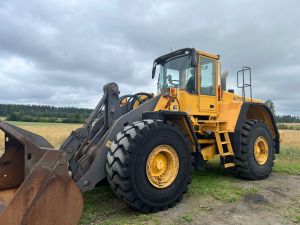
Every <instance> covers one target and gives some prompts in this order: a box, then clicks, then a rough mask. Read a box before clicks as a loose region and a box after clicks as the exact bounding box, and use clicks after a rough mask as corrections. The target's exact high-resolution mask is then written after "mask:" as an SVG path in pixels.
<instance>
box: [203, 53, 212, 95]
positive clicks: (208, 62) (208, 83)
mask: <svg viewBox="0 0 300 225" xmlns="http://www.w3.org/2000/svg"><path fill="white" fill-rule="evenodd" d="M215 70H216V67H215V61H214V60H212V59H209V58H205V57H200V94H201V95H209V96H216V71H215Z"/></svg>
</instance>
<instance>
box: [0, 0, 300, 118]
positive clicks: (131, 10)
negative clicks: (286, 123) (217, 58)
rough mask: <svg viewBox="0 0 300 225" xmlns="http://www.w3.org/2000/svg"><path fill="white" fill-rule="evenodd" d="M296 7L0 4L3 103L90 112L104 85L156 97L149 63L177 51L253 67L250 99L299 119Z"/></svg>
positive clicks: (227, 65) (71, 0)
mask: <svg viewBox="0 0 300 225" xmlns="http://www.w3.org/2000/svg"><path fill="white" fill-rule="evenodd" d="M299 6H300V3H299V2H298V1H296V0H294V1H293V0H289V1H271V0H268V1H263V2H262V1H249V0H242V1H238V2H237V1H225V0H224V1H219V2H218V4H216V3H215V2H209V1H208V2H199V1H196V0H190V1H179V0H174V1H173V0H172V1H171V0H166V1H158V0H153V1H131V0H130V1H121V0H111V1H96V0H87V1H76V0H66V1H58V0H52V1H50V0H45V1H38V0H30V1H17V0H11V1H7V0H4V1H1V2H0V21H1V26H0V34H1V35H0V102H2V103H26V104H32V103H35V104H51V105H57V106H65V105H71V106H83V107H89V108H93V107H94V105H95V104H96V102H97V101H98V99H99V98H100V96H101V94H102V86H103V85H104V84H105V83H107V82H109V81H115V82H117V83H118V84H119V86H120V90H121V92H122V94H125V93H134V92H138V91H149V92H155V91H156V90H155V88H156V84H155V83H156V81H154V80H151V75H150V73H151V65H152V62H153V59H154V58H156V57H157V56H159V55H161V54H165V53H167V52H169V51H170V50H171V48H172V49H173V50H175V49H178V48H183V47H195V48H197V49H201V50H205V51H209V52H213V53H217V54H220V55H221V61H222V68H223V69H227V70H229V71H230V76H229V83H230V86H231V87H235V79H236V77H235V76H236V71H237V70H238V69H240V67H241V66H243V65H248V66H251V67H252V68H253V71H252V72H253V92H254V96H255V97H257V98H261V99H272V100H273V101H274V102H275V106H276V109H277V111H278V112H279V113H290V114H294V115H299V106H298V105H297V103H299V100H298V99H299V98H300V92H299V91H298V89H299V88H298V86H299V84H300V76H299V75H300V74H299V72H300V71H299V70H300V69H299V58H300V57H299V56H300V30H299V29H296V28H297V27H298V21H300V14H299V13H298V8H299Z"/></svg>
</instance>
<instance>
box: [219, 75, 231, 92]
mask: <svg viewBox="0 0 300 225" xmlns="http://www.w3.org/2000/svg"><path fill="white" fill-rule="evenodd" d="M228 74H229V72H228V71H227V70H225V71H224V72H222V74H221V88H222V91H226V79H227V77H228Z"/></svg>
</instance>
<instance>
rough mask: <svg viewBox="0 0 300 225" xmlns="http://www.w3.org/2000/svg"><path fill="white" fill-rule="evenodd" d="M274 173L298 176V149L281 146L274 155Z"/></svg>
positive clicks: (299, 148) (299, 161)
mask: <svg viewBox="0 0 300 225" xmlns="http://www.w3.org/2000/svg"><path fill="white" fill-rule="evenodd" d="M274 171H276V172H284V173H288V174H294V175H300V147H299V146H292V145H283V146H282V147H281V148H280V154H278V155H276V160H275V165H274Z"/></svg>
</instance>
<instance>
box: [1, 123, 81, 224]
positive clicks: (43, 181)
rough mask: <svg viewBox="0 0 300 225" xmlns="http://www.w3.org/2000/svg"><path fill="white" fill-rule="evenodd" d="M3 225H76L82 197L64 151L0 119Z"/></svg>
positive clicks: (79, 214)
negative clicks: (3, 145)
mask: <svg viewBox="0 0 300 225" xmlns="http://www.w3.org/2000/svg"><path fill="white" fill-rule="evenodd" d="M0 129H1V130H2V131H4V133H5V152H4V154H3V155H2V157H1V158H0V225H21V224H22V225H73V224H74V225H75V224H78V222H79V220H80V217H81V215H82V207H83V198H82V194H81V192H80V190H79V188H78V187H77V186H76V184H75V183H74V182H73V180H72V178H71V177H70V176H69V174H68V165H67V161H66V155H65V152H63V151H59V150H54V149H53V147H52V146H51V145H50V144H49V143H48V142H47V141H46V140H45V139H44V138H42V137H41V136H38V135H36V134H33V133H30V132H28V131H25V130H23V129H21V128H17V127H15V126H13V125H10V124H8V123H5V122H0Z"/></svg>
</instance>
